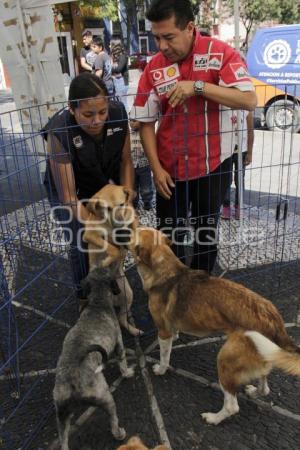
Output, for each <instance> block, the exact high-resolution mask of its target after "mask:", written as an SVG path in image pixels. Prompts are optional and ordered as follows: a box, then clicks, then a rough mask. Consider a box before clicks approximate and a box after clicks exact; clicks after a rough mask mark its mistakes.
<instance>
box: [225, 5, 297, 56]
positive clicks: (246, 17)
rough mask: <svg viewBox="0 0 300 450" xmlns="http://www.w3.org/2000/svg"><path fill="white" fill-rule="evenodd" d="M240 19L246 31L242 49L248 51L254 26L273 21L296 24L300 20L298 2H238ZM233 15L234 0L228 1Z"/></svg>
mask: <svg viewBox="0 0 300 450" xmlns="http://www.w3.org/2000/svg"><path fill="white" fill-rule="evenodd" d="M239 5H240V18H241V20H242V23H243V25H244V27H245V29H246V37H245V40H244V43H243V48H244V49H245V50H247V49H248V41H249V36H250V33H251V31H252V28H253V26H254V25H257V24H260V23H262V22H265V21H266V20H275V21H276V22H278V23H286V24H287V23H297V21H299V20H300V1H299V0H264V1H261V0H240V2H239ZM228 6H229V8H230V10H231V12H232V14H233V10H234V0H229V1H228Z"/></svg>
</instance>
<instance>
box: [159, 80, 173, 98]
mask: <svg viewBox="0 0 300 450" xmlns="http://www.w3.org/2000/svg"><path fill="white" fill-rule="evenodd" d="M176 84H177V81H176V80H175V81H172V82H171V83H165V84H161V85H160V86H157V88H156V90H157V93H158V95H160V96H161V95H165V94H166V93H167V92H168V91H170V90H171V89H172V88H173V87H174V86H176Z"/></svg>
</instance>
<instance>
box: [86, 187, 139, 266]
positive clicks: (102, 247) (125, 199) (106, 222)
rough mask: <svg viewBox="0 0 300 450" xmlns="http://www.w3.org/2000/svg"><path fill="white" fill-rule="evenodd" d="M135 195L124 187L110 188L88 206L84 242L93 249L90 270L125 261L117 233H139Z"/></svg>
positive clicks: (124, 251) (98, 195) (102, 190)
mask: <svg viewBox="0 0 300 450" xmlns="http://www.w3.org/2000/svg"><path fill="white" fill-rule="evenodd" d="M135 195H136V194H135V192H134V191H133V190H131V189H129V188H126V187H124V186H117V185H114V184H107V185H106V186H104V187H103V188H102V189H100V191H98V192H97V193H96V194H95V195H93V197H91V198H90V200H89V202H88V203H87V205H86V208H87V210H88V211H89V213H90V214H89V217H88V219H87V220H86V221H85V232H84V234H83V240H84V242H87V243H88V246H89V268H90V270H93V269H94V268H96V267H106V266H109V265H111V263H112V262H115V261H122V260H123V259H124V257H125V253H126V250H124V248H123V247H120V246H118V239H119V238H118V236H117V235H116V230H118V231H120V230H124V232H125V231H126V230H129V232H130V231H131V230H135V229H136V227H137V218H136V215H135V210H134V208H133V206H132V200H133V199H134V197H135Z"/></svg>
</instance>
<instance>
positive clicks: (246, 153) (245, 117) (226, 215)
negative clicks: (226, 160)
mask: <svg viewBox="0 0 300 450" xmlns="http://www.w3.org/2000/svg"><path fill="white" fill-rule="evenodd" d="M237 118H238V116H237V112H236V111H233V114H232V118H231V120H232V125H233V127H234V130H235V133H234V134H235V140H234V149H233V155H232V171H233V175H234V177H233V179H234V184H235V202H234V218H235V219H237V220H239V218H240V199H239V170H238V129H240V145H241V149H242V157H243V174H242V183H243V190H244V188H245V167H246V166H248V165H249V164H251V162H252V150H253V141H254V130H253V128H254V120H253V113H252V112H248V111H240V127H238V119H237ZM230 190H231V182H230V185H229V186H228V188H227V190H226V194H225V198H224V202H223V210H222V216H221V217H222V219H225V220H228V219H230V213H231V210H230Z"/></svg>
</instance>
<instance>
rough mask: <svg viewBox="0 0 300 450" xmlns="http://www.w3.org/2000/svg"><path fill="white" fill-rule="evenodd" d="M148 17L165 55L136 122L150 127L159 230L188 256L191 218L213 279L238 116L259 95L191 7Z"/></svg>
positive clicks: (166, 2)
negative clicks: (200, 27)
mask: <svg viewBox="0 0 300 450" xmlns="http://www.w3.org/2000/svg"><path fill="white" fill-rule="evenodd" d="M146 16H147V18H148V20H150V21H151V22H152V33H153V35H154V37H155V40H156V43H157V46H158V48H159V50H160V51H159V52H158V53H157V54H156V55H155V56H154V57H153V58H152V60H151V61H150V62H149V63H148V65H147V66H146V68H145V70H144V72H143V74H142V76H141V79H140V82H139V87H138V93H137V97H136V100H135V103H134V107H133V109H132V111H131V117H132V118H134V117H136V118H138V120H139V121H140V122H142V127H141V137H142V140H143V144H144V149H145V152H146V155H147V157H148V159H149V162H150V166H151V169H152V171H153V176H154V181H155V184H156V188H157V218H158V224H159V228H160V229H162V231H165V232H166V233H167V234H169V235H171V237H172V240H173V242H174V247H175V248H174V250H175V252H176V254H177V255H178V256H179V257H183V256H184V246H183V245H182V243H183V241H184V235H185V234H186V225H187V219H188V221H189V223H191V224H192V225H193V226H194V228H195V241H194V257H193V260H192V267H193V268H197V269H205V270H208V271H209V272H211V270H212V268H213V266H214V262H215V259H216V256H217V243H216V239H215V237H216V228H217V222H218V217H219V211H220V205H221V204H222V201H223V197H224V193H225V189H226V187H227V185H228V176H229V172H230V157H231V152H232V139H233V136H232V131H231V130H232V127H231V116H232V112H231V109H234V110H236V109H244V110H253V109H254V108H255V106H256V95H255V92H254V88H253V85H252V83H251V80H250V77H249V75H248V72H247V68H246V66H245V64H244V62H243V61H242V59H241V57H240V55H239V54H238V53H237V52H236V51H235V50H234V49H233V48H231V47H230V46H228V45H227V44H225V43H224V42H221V41H219V40H217V39H214V38H211V37H209V36H201V35H200V33H198V32H197V31H196V30H195V26H194V22H193V20H194V17H193V11H192V6H191V2H190V0H181V1H177V0H153V1H152V3H151V6H150V9H149V10H148V12H147V15H146ZM156 120H158V121H159V127H158V131H157V134H155V121H156Z"/></svg>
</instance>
